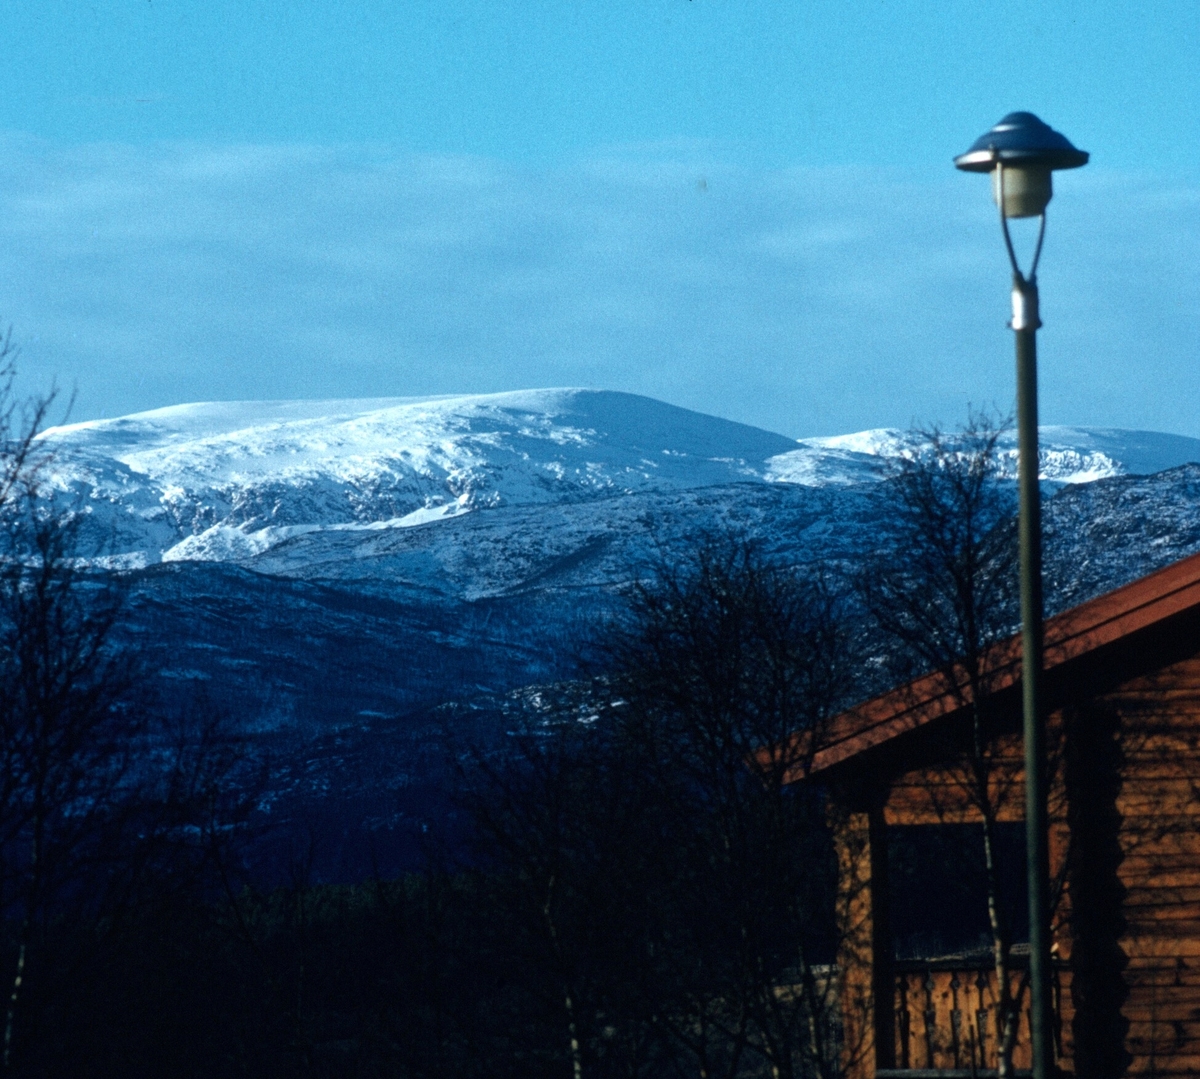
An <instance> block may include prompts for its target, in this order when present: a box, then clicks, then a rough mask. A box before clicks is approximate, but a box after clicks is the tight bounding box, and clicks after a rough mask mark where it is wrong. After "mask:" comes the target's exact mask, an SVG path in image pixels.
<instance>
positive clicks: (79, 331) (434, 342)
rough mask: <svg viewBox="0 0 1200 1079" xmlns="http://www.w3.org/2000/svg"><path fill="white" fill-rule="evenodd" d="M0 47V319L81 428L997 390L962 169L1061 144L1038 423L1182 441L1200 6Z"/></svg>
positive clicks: (998, 313)
mask: <svg viewBox="0 0 1200 1079" xmlns="http://www.w3.org/2000/svg"><path fill="white" fill-rule="evenodd" d="M0 33H3V35H4V40H5V42H6V57H5V63H4V64H3V65H2V66H0V142H2V143H3V147H2V150H3V152H2V153H0V318H2V319H4V320H6V321H9V322H11V323H12V324H13V328H14V336H15V337H16V338H17V339H18V340H19V341H20V342H21V343H22V348H23V358H24V366H25V370H26V372H27V375H28V376H29V378H30V379H31V380H33V381H31V383H30V384H33V382H36V381H37V380H39V379H40V380H45V379H49V378H51V377H54V378H57V380H58V381H59V383H61V384H62V385H64V386H67V387H74V388H76V390H77V403H76V406H75V412H74V415H75V417H76V418H80V419H82V418H88V417H91V416H100V415H116V414H120V413H123V412H129V411H134V410H137V409H143V408H151V407H156V406H158V405H163V404H171V403H176V402H179V401H184V400H196V399H214V398H239V397H291V396H307V397H313V396H355V397H361V396H370V395H406V394H423V393H453V392H486V391H491V390H502V389H514V388H521V387H530V386H545V385H593V386H604V387H607V388H613V389H625V390H631V391H634V392H640V393H649V394H652V395H654V396H657V397H661V398H664V399H666V400H669V401H673V402H675V403H678V404H682V405H686V406H688V407H692V408H697V409H701V410H703V411H708V412H714V413H718V414H721V415H725V416H729V417H731V418H734V419H741V420H745V421H747V422H751V423H757V424H759V425H761V426H766V427H770V428H773V429H775V430H779V431H783V432H786V433H788V434H793V435H805V434H829V433H836V432H840V431H847V430H852V429H858V428H862V427H868V426H881V425H885V424H893V425H905V424H907V423H909V422H911V421H912V420H914V419H917V420H923V419H931V418H940V419H942V420H947V421H953V420H954V419H956V418H958V417H959V416H961V414H962V412H963V410H964V408H965V405H966V402H967V401H973V402H976V403H979V402H984V401H994V402H997V403H998V404H1000V405H1001V407H1007V405H1008V402H1009V401H1010V400H1011V396H1012V391H1011V365H1012V360H1011V335H1010V334H1009V333H1008V331H1007V330H1006V329H1005V327H1004V323H1005V319H1006V317H1007V312H1006V306H1007V298H1006V291H1007V281H1006V270H1005V263H1004V257H1003V251H1002V247H1001V245H1000V239H999V235H998V228H997V225H996V221H995V218H994V212H993V211H992V208H991V205H990V202H989V201H988V196H987V184H986V181H984V180H982V179H980V178H978V177H972V176H962V175H959V174H957V173H955V172H954V170H953V168H952V167H951V165H950V158H951V157H952V156H953V155H954V154H955V153H957V152H960V151H961V150H963V149H965V147H966V146H967V145H968V144H969V143H970V142H971V141H972V140H973V139H974V138H975V137H976V136H977V135H978V134H980V133H981V132H982V131H983V130H984V129H985V128H987V127H988V126H990V124H992V123H993V122H994V121H995V120H996V119H998V118H999V117H1000V116H1001V115H1002V114H1003V113H1005V112H1007V111H1010V110H1012V109H1015V108H1026V109H1031V110H1033V111H1035V112H1037V113H1039V115H1041V116H1042V117H1043V118H1044V119H1046V120H1047V121H1048V122H1050V123H1051V124H1053V125H1054V126H1055V127H1057V128H1058V129H1059V130H1061V131H1063V132H1064V133H1066V134H1067V135H1068V136H1069V137H1070V138H1072V140H1073V141H1075V143H1076V144H1077V145H1079V146H1081V147H1083V148H1084V149H1087V150H1089V151H1091V153H1092V154H1093V164H1092V165H1089V166H1088V167H1087V168H1086V169H1083V170H1079V171H1077V172H1075V173H1068V174H1059V176H1058V178H1057V183H1056V191H1057V195H1056V198H1055V201H1054V202H1053V203H1052V204H1051V208H1050V211H1051V216H1050V231H1049V238H1048V242H1047V251H1046V255H1045V258H1044V260H1043V271H1042V291H1043V307H1044V315H1043V317H1044V318H1045V321H1046V328H1045V330H1044V331H1043V332H1042V335H1041V345H1042V391H1043V394H1042V405H1043V417H1044V419H1045V420H1046V421H1047V422H1062V423H1083V424H1095V425H1110V426H1129V427H1148V428H1154V429H1159V430H1166V431H1175V432H1178V433H1183V434H1190V435H1200V412H1198V411H1197V409H1196V402H1197V401H1200V363H1198V362H1197V361H1198V360H1200V347H1198V346H1200V266H1198V259H1200V64H1197V63H1196V57H1197V56H1198V55H1200V5H1195V4H1194V3H1188V4H1184V3H1178V4H1173V3H1168V2H1163V3H1151V4H1145V5H1132V4H1117V3H1104V2H1096V0H1092V2H1089V3H1068V2H1063V0H1058V2H1041V3H1005V2H1003V0H995V2H988V3H983V2H979V3H975V2H971V0H960V2H957V3H949V2H942V3H932V2H925V3H922V2H911V0H910V2H905V3H901V2H890V0H882V2H880V0H875V2H856V0H842V2H841V3H827V2H824V0H806V2H799V0H796V2H791V3H777V2H773V0H758V2H756V3H752V4H751V3H729V2H720V0H640V2H624V0H613V2H609V3H604V4H588V3H580V2H566V0H563V2H560V3H536V2H533V0H526V2H525V3H522V4H517V3H505V2H502V0H493V2H478V3H466V2H460V0H440V2H438V3H425V2H416V0H413V2H405V3H401V2H398V0H392V2H390V3H375V2H359V3H354V4H350V3H328V2H327V3H305V2H290V3H286V4H285V3H279V2H275V3H263V2H256V0H241V2H237V3H223V2H215V0H209V2H207V3H200V2H186V3H185V2H171V0H138V2H132V0H130V2H124V0H119V2H118V0H110V2H100V3H91V4H81V3H78V2H72V3H60V2H57V0H39V2H38V3H37V4H29V5H5V7H4V9H3V11H0Z"/></svg>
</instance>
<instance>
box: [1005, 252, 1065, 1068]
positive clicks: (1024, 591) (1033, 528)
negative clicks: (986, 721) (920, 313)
mask: <svg viewBox="0 0 1200 1079" xmlns="http://www.w3.org/2000/svg"><path fill="white" fill-rule="evenodd" d="M1037 300H1038V292H1037V281H1036V280H1026V279H1025V278H1024V277H1023V276H1021V274H1020V273H1017V274H1016V275H1014V280H1013V322H1012V328H1013V334H1014V336H1015V337H1016V343H1017V454H1018V457H1017V482H1018V486H1019V494H1018V498H1019V518H1018V533H1019V538H1020V574H1021V697H1022V701H1021V703H1022V712H1023V721H1024V722H1023V726H1022V733H1023V742H1024V748H1025V852H1026V865H1025V869H1026V877H1027V887H1028V889H1029V993H1030V1000H1029V1004H1030V1015H1029V1018H1030V1022H1029V1027H1030V1030H1029V1035H1030V1042H1031V1048H1032V1055H1033V1076H1034V1079H1050V1076H1052V1075H1054V1074H1055V1064H1054V1031H1053V1027H1052V1024H1053V1022H1054V1018H1053V1011H1052V1007H1051V1000H1050V896H1049V878H1050V857H1049V852H1048V850H1047V838H1046V836H1047V832H1048V829H1049V822H1048V820H1047V817H1048V811H1047V790H1046V728H1045V722H1044V720H1045V717H1044V715H1043V714H1042V692H1041V690H1042V687H1041V681H1042V620H1043V609H1042V505H1041V491H1040V489H1039V486H1038V471H1039V469H1038V406H1037V329H1038V326H1039V325H1041V323H1040V322H1039V320H1038V304H1037Z"/></svg>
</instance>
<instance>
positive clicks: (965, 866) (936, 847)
mask: <svg viewBox="0 0 1200 1079" xmlns="http://www.w3.org/2000/svg"><path fill="white" fill-rule="evenodd" d="M996 847H997V852H996V853H997V865H998V868H999V880H1000V887H999V890H998V899H999V903H1000V910H1001V911H1002V912H1003V913H1004V916H1005V917H1007V919H1008V924H1009V926H1010V930H1009V931H1010V935H1011V939H1012V941H1013V943H1025V942H1027V941H1028V940H1029V905H1028V900H1027V897H1026V894H1025V825H1024V824H1023V823H1021V822H1016V823H1008V824H998V825H997V826H996ZM888 880H889V893H890V898H891V916H892V938H893V941H894V944H895V955H896V958H897V959H933V958H937V957H939V956H955V955H975V954H981V953H986V952H988V951H990V950H991V947H992V932H991V928H990V924H989V921H988V907H987V863H986V861H985V858H984V847H983V827H982V825H977V824H937V825H909V826H903V827H892V828H889V829H888Z"/></svg>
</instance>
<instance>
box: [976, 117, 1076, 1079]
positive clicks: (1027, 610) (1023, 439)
mask: <svg viewBox="0 0 1200 1079" xmlns="http://www.w3.org/2000/svg"><path fill="white" fill-rule="evenodd" d="M1087 160H1088V155H1087V154H1086V153H1084V152H1083V151H1082V150H1077V149H1076V148H1075V147H1074V146H1072V145H1071V143H1070V142H1068V141H1067V139H1066V138H1064V137H1063V136H1062V135H1060V134H1059V133H1058V132H1057V131H1055V130H1054V129H1053V128H1051V127H1048V126H1047V125H1046V124H1044V123H1042V121H1041V120H1039V119H1038V118H1037V117H1036V116H1034V115H1033V113H1031V112H1010V113H1009V114H1008V115H1007V116H1006V117H1004V119H1003V120H1001V121H1000V122H999V123H998V124H996V126H995V127H993V128H992V129H991V130H990V131H988V132H987V133H986V134H984V135H982V136H980V138H978V139H976V140H975V142H974V143H973V144H972V146H971V148H970V149H969V150H968V151H967V152H966V153H965V154H960V155H959V156H958V157H956V158H955V159H954V164H955V165H956V166H958V168H960V169H963V170H964V171H966V172H987V173H991V176H992V197H993V199H995V201H996V205H997V206H998V207H999V209H1000V226H1001V228H1002V229H1003V232H1004V245H1005V247H1006V248H1007V249H1008V259H1009V262H1010V263H1011V264H1012V273H1013V289H1012V312H1013V317H1012V322H1010V323H1009V325H1010V326H1012V328H1013V332H1014V333H1015V334H1016V339H1017V452H1018V464H1017V479H1018V485H1019V488H1020V494H1019V505H1020V523H1019V532H1020V543H1021V686H1022V705H1023V711H1024V743H1025V850H1026V859H1027V860H1026V873H1027V875H1028V884H1029V987H1030V1035H1031V1041H1032V1049H1033V1079H1051V1076H1053V1075H1054V1074H1055V1071H1056V1065H1055V1062H1054V1041H1053V1030H1052V1026H1051V1024H1052V1023H1053V1015H1052V1010H1051V999H1050V903H1049V875H1050V859H1049V855H1048V852H1047V849H1046V843H1047V840H1046V833H1047V827H1048V824H1047V819H1046V818H1047V812H1046V733H1045V725H1044V723H1043V717H1042V714H1041V710H1040V702H1041V684H1040V683H1041V680H1042V615H1043V611H1042V520H1041V517H1042V508H1041V499H1040V492H1039V490H1038V418H1037V329H1038V327H1039V326H1040V325H1041V324H1042V323H1041V320H1040V319H1039V318H1038V290H1037V266H1038V260H1039V259H1040V258H1041V255H1042V240H1043V239H1044V238H1045V235H1046V204H1047V203H1048V202H1049V201H1050V197H1051V195H1052V194H1053V187H1052V184H1051V179H1050V177H1051V173H1052V172H1053V171H1054V170H1055V169H1074V168H1078V167H1079V166H1080V165H1086V164H1087ZM1010 217H1037V218H1040V223H1039V226H1038V235H1037V245H1036V247H1035V248H1034V252H1033V261H1032V262H1031V264H1030V267H1029V273H1028V275H1025V274H1023V273H1021V268H1020V266H1018V265H1017V256H1016V252H1015V251H1014V250H1013V244H1012V237H1011V236H1010V235H1009V231H1008V219H1009V218H1010Z"/></svg>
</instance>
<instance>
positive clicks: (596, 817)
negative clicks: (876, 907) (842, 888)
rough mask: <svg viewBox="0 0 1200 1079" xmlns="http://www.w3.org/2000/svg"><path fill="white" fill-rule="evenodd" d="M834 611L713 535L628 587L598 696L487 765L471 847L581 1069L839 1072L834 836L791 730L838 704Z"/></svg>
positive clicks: (791, 572)
mask: <svg viewBox="0 0 1200 1079" xmlns="http://www.w3.org/2000/svg"><path fill="white" fill-rule="evenodd" d="M839 614H840V612H839V605H838V601H837V599H836V597H835V596H833V595H832V594H831V592H830V590H829V589H828V588H827V587H825V585H824V583H823V582H822V581H821V580H820V578H819V576H816V575H811V574H808V575H806V574H804V573H802V572H800V571H798V570H795V569H791V568H788V567H784V566H780V565H777V564H774V563H772V562H771V561H770V560H769V559H767V558H765V557H764V556H763V555H762V554H761V553H760V552H759V551H758V550H757V549H756V548H755V547H754V546H753V545H752V544H750V543H748V542H746V541H744V540H742V539H739V538H736V537H718V538H716V539H712V540H709V541H707V542H705V543H704V544H703V545H702V546H701V547H700V548H699V549H698V550H697V551H695V552H694V553H693V554H692V556H691V557H689V558H687V559H684V560H677V561H676V562H673V563H670V564H664V565H661V566H659V567H657V570H656V572H655V573H654V575H653V578H652V579H650V580H648V581H647V582H646V583H645V584H644V585H642V586H639V587H638V588H636V589H635V591H634V593H633V595H632V596H631V608H630V617H629V620H628V622H627V623H625V624H624V625H622V626H620V627H619V628H617V629H616V630H614V632H613V634H612V636H611V637H610V639H609V642H608V643H609V651H608V659H609V663H608V666H607V673H606V674H605V675H604V676H603V677H599V678H597V679H596V681H595V682H594V683H593V684H592V685H591V687H590V691H589V692H588V693H587V694H585V695H583V697H578V695H577V696H576V697H575V698H572V699H570V700H569V701H568V702H565V703H566V706H565V707H563V708H561V709H556V710H555V711H554V713H553V716H552V717H551V719H550V720H549V721H548V722H547V723H546V724H545V725H541V726H535V727H534V728H532V729H530V730H528V731H526V732H525V733H524V734H523V735H522V736H521V738H520V746H519V752H516V753H514V754H512V755H511V756H510V757H509V759H507V760H503V759H501V760H497V759H495V758H493V759H491V760H489V761H486V762H483V765H482V769H481V770H482V772H483V773H484V779H485V782H484V783H483V784H482V785H481V786H479V787H477V790H479V797H477V799H476V800H475V803H474V805H473V807H472V808H473V812H474V816H475V819H476V822H477V824H478V826H479V830H480V831H479V834H480V836H481V839H482V843H481V848H480V860H481V863H482V864H484V865H486V866H488V867H489V869H488V872H487V877H488V880H489V882H490V887H491V888H492V889H493V890H492V893H491V894H492V895H493V896H495V897H496V903H497V909H498V910H500V909H503V910H506V911H508V913H507V914H506V915H503V916H501V915H500V914H497V920H498V921H500V922H502V924H504V925H505V926H507V927H513V928H511V929H509V930H508V931H507V932H506V939H507V940H508V941H509V943H510V945H511V946H513V947H516V946H517V944H518V943H519V942H523V943H520V947H519V949H518V954H517V955H516V956H515V957H514V961H513V963H512V967H513V969H518V967H520V966H523V967H524V968H525V969H527V970H539V971H541V973H540V974H539V975H537V976H532V977H531V978H530V984H533V985H535V986H537V987H539V990H540V992H541V993H542V995H543V1006H542V1008H543V1010H542V1014H543V1015H544V1016H545V1017H546V1020H547V1022H548V1024H550V1027H551V1029H553V1028H554V1027H555V1026H557V1030H558V1034H557V1035H556V1037H555V1041H556V1042H557V1043H558V1044H559V1045H561V1047H562V1054H563V1063H564V1065H565V1066H566V1067H567V1068H569V1070H570V1072H571V1074H573V1075H575V1076H577V1077H582V1079H586V1077H588V1076H595V1075H618V1074H619V1075H627V1076H639V1075H647V1076H649V1075H654V1076H657V1075H665V1074H679V1075H695V1074H700V1075H703V1076H705V1077H707V1079H735V1077H740V1076H746V1075H766V1074H771V1075H774V1076H779V1077H785V1079H791V1077H795V1076H800V1075H814V1074H815V1075H827V1074H831V1073H832V1070H833V1069H834V1067H835V1064H836V1059H837V1049H836V1047H835V1045H834V1044H833V1041H834V1035H833V1029H834V1024H833V1022H832V1016H833V1006H834V999H833V993H834V985H833V982H832V980H831V978H830V977H829V973H828V970H827V964H828V962H829V961H830V960H831V959H832V956H833V952H834V950H835V944H834V941H833V939H832V938H833V934H834V932H835V930H834V918H833V890H834V866H833V851H832V845H831V842H830V839H829V836H828V833H827V830H826V828H825V823H824V816H823V807H822V805H821V803H820V800H819V797H818V796H817V795H816V793H815V792H813V791H812V790H810V789H808V788H804V789H800V788H799V787H789V786H788V785H787V784H786V779H787V778H788V775H789V772H791V771H792V770H793V768H794V765H795V764H796V761H795V760H794V759H792V756H791V755H790V754H789V753H788V752H787V751H786V748H782V747H784V743H785V741H787V738H788V736H790V735H792V734H793V733H794V732H795V731H796V730H797V729H803V730H812V729H814V728H819V727H820V726H821V725H822V724H823V723H824V721H825V720H826V719H828V718H829V717H830V716H831V715H832V714H833V712H834V711H835V710H836V708H837V706H838V705H839V704H840V703H842V702H843V701H844V698H845V696H846V693H847V690H848V683H849V675H850V670H851V666H850V664H849V662H848V658H847V655H846V650H845V648H844V643H845V642H844V639H843V634H842V632H841V629H840V622H839ZM788 744H790V745H794V744H796V743H795V742H794V741H793V742H789V743H788ZM764 747H773V748H775V749H778V750H779V751H778V752H770V751H768V752H766V753H765V754H764V753H762V752H761V751H762V750H763V749H764Z"/></svg>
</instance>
